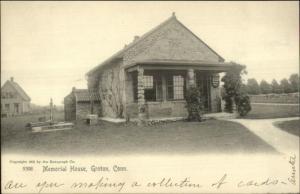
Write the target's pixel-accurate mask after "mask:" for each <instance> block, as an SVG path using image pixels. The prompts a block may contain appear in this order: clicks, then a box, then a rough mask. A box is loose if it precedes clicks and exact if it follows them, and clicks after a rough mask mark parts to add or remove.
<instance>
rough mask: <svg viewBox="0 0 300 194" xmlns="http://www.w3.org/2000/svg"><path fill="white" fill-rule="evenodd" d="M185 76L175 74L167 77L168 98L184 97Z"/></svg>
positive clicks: (177, 98)
mask: <svg viewBox="0 0 300 194" xmlns="http://www.w3.org/2000/svg"><path fill="white" fill-rule="evenodd" d="M184 86H185V83H184V77H183V76H182V75H173V76H169V77H168V78H167V98H168V100H183V99H184Z"/></svg>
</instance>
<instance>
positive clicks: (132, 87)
mask: <svg viewBox="0 0 300 194" xmlns="http://www.w3.org/2000/svg"><path fill="white" fill-rule="evenodd" d="M230 67H231V63H227V62H225V60H224V59H223V58H222V57H221V56H220V55H219V54H218V53H216V52H215V51H214V50H213V49H212V48H210V47H209V46H208V45H207V44H206V43H204V42H203V41H202V40H201V39H200V38H199V37H197V36H196V35H195V34H194V33H193V32H191V31H190V30H189V29H188V28H187V27H186V26H184V25H183V24H182V23H181V22H180V21H179V20H178V19H177V18H176V16H175V14H173V15H172V16H171V17H170V18H169V19H167V20H166V21H164V22H163V23H161V24H160V25H158V26H157V27H155V28H154V29H152V30H151V31H149V32H147V33H146V34H144V35H143V36H141V37H139V36H135V37H134V40H133V42H131V43H130V44H128V45H125V46H124V48H123V49H121V50H120V51H119V52H117V53H116V54H114V55H112V56H111V57H110V58H108V59H107V60H105V61H104V62H102V63H101V64H99V65H98V66H96V67H95V68H93V69H91V70H90V71H89V72H88V73H87V74H86V77H87V80H88V88H89V89H90V90H93V91H98V93H99V94H100V96H101V111H102V112H101V114H102V115H103V116H104V117H126V118H140V119H147V118H155V117H185V116H187V110H186V108H185V104H186V102H185V92H186V89H187V88H189V87H191V86H196V87H198V88H199V89H200V91H201V95H202V99H203V101H204V106H205V110H206V112H220V111H221V95H220V87H219V82H220V77H219V73H221V72H226V71H227V70H228V69H229V68H230Z"/></svg>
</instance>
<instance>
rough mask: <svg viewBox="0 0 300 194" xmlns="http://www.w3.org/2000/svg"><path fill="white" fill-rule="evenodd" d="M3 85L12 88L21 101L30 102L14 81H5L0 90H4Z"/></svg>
mask: <svg viewBox="0 0 300 194" xmlns="http://www.w3.org/2000/svg"><path fill="white" fill-rule="evenodd" d="M5 85H10V86H12V87H13V88H14V89H15V90H16V92H17V93H18V94H19V95H20V96H21V97H22V98H23V100H26V101H30V100H31V99H30V97H29V96H28V95H27V94H26V92H25V91H24V90H23V88H22V87H21V86H20V85H19V84H18V83H17V82H15V81H13V80H12V79H11V80H7V81H6V82H5V84H4V85H3V86H2V88H4V86H5ZM2 88H1V91H2Z"/></svg>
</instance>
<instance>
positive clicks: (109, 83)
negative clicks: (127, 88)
mask: <svg viewBox="0 0 300 194" xmlns="http://www.w3.org/2000/svg"><path fill="white" fill-rule="evenodd" d="M120 78H121V68H120V66H116V68H112V69H109V70H107V71H106V72H105V73H104V75H103V77H102V79H100V80H101V81H100V86H99V92H100V97H101V100H102V102H106V103H107V105H108V106H109V107H110V108H111V109H112V110H113V112H114V113H115V115H116V117H117V118H123V117H124V116H123V112H124V104H123V100H122V91H123V83H122V82H121V79H120Z"/></svg>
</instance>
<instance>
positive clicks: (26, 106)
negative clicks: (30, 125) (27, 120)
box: [1, 77, 31, 117]
mask: <svg viewBox="0 0 300 194" xmlns="http://www.w3.org/2000/svg"><path fill="white" fill-rule="evenodd" d="M30 101H31V99H30V97H29V96H28V95H27V94H26V92H25V91H24V90H23V89H22V87H21V86H20V85H19V84H18V83H17V82H15V81H14V78H13V77H11V78H10V80H7V81H6V82H5V83H4V85H3V86H2V87H1V117H9V116H15V115H20V114H23V113H26V112H29V111H30Z"/></svg>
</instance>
